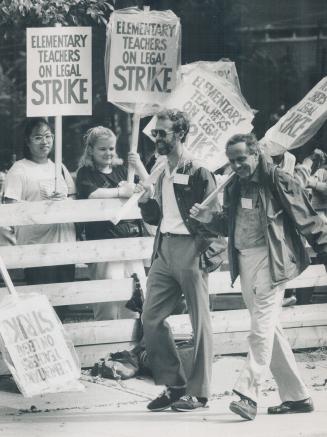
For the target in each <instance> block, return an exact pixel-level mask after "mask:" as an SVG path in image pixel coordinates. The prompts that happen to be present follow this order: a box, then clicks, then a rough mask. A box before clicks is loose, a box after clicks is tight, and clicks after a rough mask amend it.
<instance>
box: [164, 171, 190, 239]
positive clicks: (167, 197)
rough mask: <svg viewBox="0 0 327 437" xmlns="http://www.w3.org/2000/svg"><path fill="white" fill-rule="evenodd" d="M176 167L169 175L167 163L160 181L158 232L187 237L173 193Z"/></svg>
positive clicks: (187, 233)
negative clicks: (160, 199) (160, 196)
mask: <svg viewBox="0 0 327 437" xmlns="http://www.w3.org/2000/svg"><path fill="white" fill-rule="evenodd" d="M177 169H178V165H177V166H176V167H175V168H174V170H173V171H172V172H171V173H170V170H169V166H168V163H167V164H166V168H165V175H164V177H163V180H162V213H163V217H162V222H161V227H160V231H161V232H162V233H163V234H164V233H166V232H171V233H172V234H181V235H189V231H188V230H187V228H186V226H185V225H184V222H183V219H182V216H181V214H180V212H179V208H178V205H177V201H176V197H175V192H174V177H175V174H176V172H177Z"/></svg>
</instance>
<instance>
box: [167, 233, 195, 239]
mask: <svg viewBox="0 0 327 437" xmlns="http://www.w3.org/2000/svg"><path fill="white" fill-rule="evenodd" d="M160 234H161V236H162V237H169V238H170V237H188V238H189V237H192V235H190V234H172V233H171V232H165V233H164V234H163V233H162V232H161V233H160Z"/></svg>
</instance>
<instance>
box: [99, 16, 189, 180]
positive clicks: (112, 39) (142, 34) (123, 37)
mask: <svg viewBox="0 0 327 437" xmlns="http://www.w3.org/2000/svg"><path fill="white" fill-rule="evenodd" d="M180 34H181V30H180V21H179V18H178V17H177V16H176V15H175V14H174V13H173V12H172V11H150V8H149V7H145V8H144V10H140V9H138V8H135V7H131V8H125V9H122V10H117V11H114V12H113V13H112V14H111V16H110V20H109V23H108V27H107V43H106V53H105V73H106V84H107V98H108V101H109V102H111V103H113V104H114V105H116V106H117V107H119V108H120V109H122V110H123V111H126V112H129V113H133V131H132V136H131V147H130V150H131V151H133V152H136V151H137V144H138V136H139V125H140V118H141V117H144V116H147V115H153V114H155V113H156V112H158V111H159V110H160V109H161V108H163V107H164V102H165V99H166V98H167V96H168V95H169V94H170V93H171V92H172V90H173V89H174V88H175V85H176V82H177V71H178V66H179V65H180ZM133 179H134V170H133V169H132V168H129V170H128V181H129V182H133Z"/></svg>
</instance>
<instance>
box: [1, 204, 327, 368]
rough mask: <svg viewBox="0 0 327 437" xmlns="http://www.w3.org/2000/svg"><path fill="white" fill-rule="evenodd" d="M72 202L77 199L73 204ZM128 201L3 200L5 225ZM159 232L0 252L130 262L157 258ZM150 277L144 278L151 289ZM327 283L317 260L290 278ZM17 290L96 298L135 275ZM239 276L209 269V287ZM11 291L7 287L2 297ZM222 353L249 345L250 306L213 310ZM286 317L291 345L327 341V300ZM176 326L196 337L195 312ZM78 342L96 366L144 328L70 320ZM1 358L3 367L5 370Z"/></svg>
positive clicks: (124, 292) (103, 211)
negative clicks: (155, 248)
mask: <svg viewBox="0 0 327 437" xmlns="http://www.w3.org/2000/svg"><path fill="white" fill-rule="evenodd" d="M71 202H74V208H72V204H71ZM122 205H124V201H122V200H119V199H107V200H105V199H101V200H94V199H92V200H74V201H72V200H71V201H62V202H56V201H54V202H49V201H45V202H31V203H27V202H26V203H20V204H19V203H17V204H12V205H1V206H0V208H2V211H1V212H2V213H1V214H0V227H3V226H10V225H15V226H17V225H21V226H24V225H30V224H36V223H39V224H42V223H66V222H87V221H95V220H96V221H100V220H108V219H110V218H113V217H114V216H115V214H114V213H113V211H116V210H117V209H119V207H121V206H122ZM125 217H126V218H129V219H132V218H139V217H140V211H139V209H138V207H137V205H136V204H133V205H132V207H130V208H129V209H128V212H127V214H126V216H125ZM152 245H153V238H152V237H139V238H125V239H114V240H99V241H80V242H74V243H65V244H64V243H52V244H39V245H27V246H0V256H1V257H2V258H3V259H4V260H5V262H6V265H7V267H8V268H25V267H36V266H45V265H62V264H71V263H77V264H78V263H91V262H100V261H125V260H139V259H147V258H150V256H151V252H152ZM145 282H146V278H141V284H142V288H143V289H144V290H145ZM316 286H317V287H320V286H327V275H326V271H325V268H324V266H320V265H315V266H310V267H308V268H307V269H306V271H305V272H304V273H303V274H302V275H301V276H299V277H298V278H296V279H294V280H293V281H290V283H289V284H288V287H289V288H293V287H294V288H304V287H316ZM16 291H17V293H18V296H20V297H23V296H27V295H28V294H29V293H31V292H33V293H38V294H39V295H43V296H45V297H47V298H48V299H49V301H50V303H51V304H52V305H53V306H58V305H74V304H76V305H77V304H92V303H96V302H105V301H107V302H114V301H118V300H119V301H127V300H128V299H129V298H130V297H131V295H132V292H133V280H132V279H131V278H125V279H120V280H114V279H103V280H93V281H76V282H72V283H58V284H56V283H53V284H41V285H34V286H26V285H21V286H17V287H16ZM240 291H241V288H240V283H239V281H237V282H236V283H235V284H234V288H231V284H230V277H229V272H228V271H219V272H213V273H211V274H210V275H209V293H210V294H215V295H218V296H217V299H220V298H221V299H222V300H223V299H224V296H223V295H224V294H225V295H226V294H232V293H233V294H234V295H235V294H236V293H240ZM6 294H8V291H7V289H6V288H0V299H2V298H3V297H4V296H5V295H6ZM211 320H212V326H213V332H214V345H215V353H218V354H226V353H240V352H245V351H246V350H247V349H246V347H247V346H246V335H247V332H248V329H249V317H248V313H247V311H246V310H233V311H224V312H221V311H219V312H212V313H211ZM283 322H284V327H285V329H286V333H287V335H288V337H289V339H290V341H291V344H292V347H294V348H301V347H316V346H326V345H327V304H319V305H305V306H296V307H294V308H285V309H284V310H283ZM169 323H170V326H171V327H172V330H173V332H174V335H175V336H176V338H185V337H190V335H191V326H190V323H189V319H188V316H185V315H180V316H172V317H170V318H169ZM64 327H65V330H66V332H67V334H68V336H69V337H70V339H71V340H72V341H73V343H74V345H75V347H76V351H77V354H78V356H79V359H80V361H81V364H82V367H87V366H92V365H93V363H94V362H95V361H97V360H98V359H99V358H100V357H102V356H103V355H104V354H105V353H108V352H113V351H117V350H123V349H128V348H129V347H130V346H131V344H132V343H133V342H135V340H136V339H137V336H138V334H139V321H138V320H135V319H124V320H109V321H102V322H80V323H68V324H64ZM6 372H8V370H6V369H5V368H4V367H3V366H2V367H1V364H0V373H6Z"/></svg>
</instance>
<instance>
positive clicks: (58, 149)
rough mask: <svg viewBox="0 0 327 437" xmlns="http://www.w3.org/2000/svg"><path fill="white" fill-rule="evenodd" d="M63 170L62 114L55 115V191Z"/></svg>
mask: <svg viewBox="0 0 327 437" xmlns="http://www.w3.org/2000/svg"><path fill="white" fill-rule="evenodd" d="M55 27H61V23H56V24H55ZM61 171H62V116H61V115H57V116H56V117H55V192H56V193H57V192H58V190H59V181H60V178H61Z"/></svg>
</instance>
